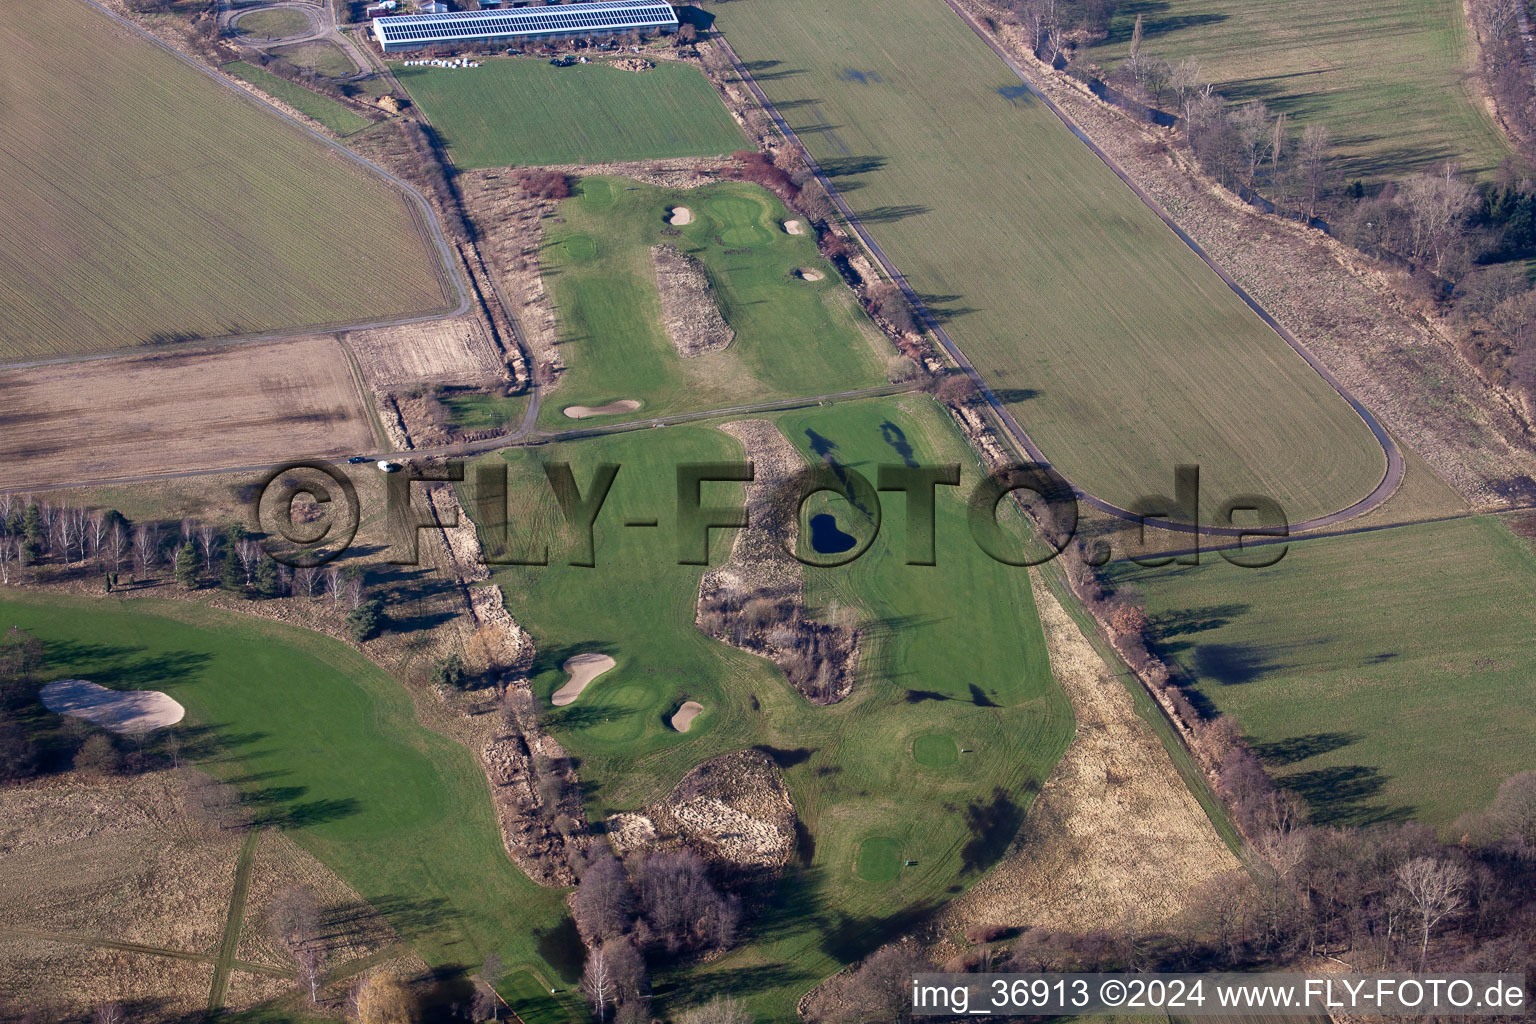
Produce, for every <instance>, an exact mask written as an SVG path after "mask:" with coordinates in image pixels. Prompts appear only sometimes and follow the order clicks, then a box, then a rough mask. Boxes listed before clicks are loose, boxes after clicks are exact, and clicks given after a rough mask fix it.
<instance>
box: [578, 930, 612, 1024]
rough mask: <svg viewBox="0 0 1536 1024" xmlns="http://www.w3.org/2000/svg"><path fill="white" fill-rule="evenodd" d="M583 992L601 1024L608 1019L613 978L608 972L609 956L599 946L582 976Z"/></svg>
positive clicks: (589, 957) (593, 952) (589, 958)
mask: <svg viewBox="0 0 1536 1024" xmlns="http://www.w3.org/2000/svg"><path fill="white" fill-rule="evenodd" d="M581 991H582V993H583V994H584V995H585V996H586V997H587V1002H589V1003H591V1004H592V1012H593V1014H595V1015H596V1016H597V1019H598V1021H599V1024H601V1022H603V1021H606V1020H607V1019H608V1005H609V1004H610V1003H611V1002H613V977H612V975H611V974H610V972H609V970H608V955H607V954H606V953H604V952H603V948H602V947H601V946H599V947H598V948H597V949H595V950H593V951H592V953H591V955H589V956H588V957H587V966H586V970H584V971H583V972H582V974H581Z"/></svg>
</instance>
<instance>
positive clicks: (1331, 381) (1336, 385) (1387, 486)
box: [710, 0, 1405, 537]
mask: <svg viewBox="0 0 1536 1024" xmlns="http://www.w3.org/2000/svg"><path fill="white" fill-rule="evenodd" d="M944 2H945V4H946V5H948V7H949V8H950V9H951V10H952V11H954V12H955V13H956V14H958V15H960V17H961V18H962V19H963V20H964V21H965V23H966V24H967V25H968V26H969V27H970V28H971V30H972V31H973V32H974V33H976V35H977V36H978V37H979V38H980V39H981V41H982V42H983V43H985V44H986V45H987V47H988V48H989V49H991V50H992V52H993V53H994V54H996V55H997V56H998V57H999V58H1000V59H1001V60H1002V61H1003V63H1004V64H1005V65H1006V66H1007V67H1008V69H1009V70H1011V71H1012V72H1013V73H1014V74H1015V75H1016V76H1017V77H1018V79H1019V82H1020V84H1021V85H1023V86H1024V88H1025V89H1027V90H1028V91H1029V94H1030V95H1031V96H1033V97H1035V98H1036V99H1039V100H1040V101H1041V102H1043V103H1044V104H1045V105H1046V107H1047V109H1049V110H1050V111H1051V112H1052V113H1053V114H1055V115H1056V117H1057V118H1058V119H1059V120H1060V121H1061V123H1062V124H1063V125H1065V126H1066V127H1067V129H1068V130H1069V131H1071V132H1072V134H1073V135H1075V136H1077V138H1078V140H1079V141H1080V142H1082V143H1083V144H1084V145H1086V146H1087V147H1088V149H1089V151H1090V152H1092V153H1093V154H1094V155H1095V156H1096V157H1098V158H1099V160H1100V161H1102V162H1103V163H1104V165H1105V166H1106V167H1108V168H1109V169H1110V170H1111V171H1112V172H1113V173H1114V174H1115V175H1116V176H1117V177H1118V178H1120V180H1121V181H1122V182H1124V183H1125V184H1126V185H1127V186H1129V187H1130V189H1131V190H1132V192H1134V193H1135V195H1136V196H1137V197H1138V198H1139V199H1140V200H1141V201H1142V202H1143V203H1144V204H1145V205H1146V206H1147V208H1148V209H1150V210H1151V211H1152V212H1153V214H1155V215H1156V216H1157V217H1158V218H1159V219H1160V220H1161V221H1162V222H1163V223H1164V224H1165V225H1166V226H1167V227H1168V228H1169V229H1171V230H1172V231H1173V232H1174V234H1175V235H1176V236H1177V237H1178V238H1179V240H1180V241H1181V242H1183V243H1184V244H1185V245H1186V246H1187V247H1189V249H1190V250H1191V251H1192V252H1194V253H1195V255H1197V256H1199V257H1200V259H1201V260H1203V261H1204V262H1205V264H1206V265H1207V266H1208V267H1210V268H1211V269H1212V270H1213V271H1215V272H1216V274H1217V276H1218V277H1220V278H1221V280H1222V282H1223V283H1225V284H1226V285H1227V287H1228V288H1230V289H1231V290H1232V291H1233V293H1234V294H1236V295H1237V297H1238V298H1239V299H1241V300H1242V301H1243V302H1244V304H1245V305H1247V306H1248V307H1249V309H1251V310H1252V311H1253V312H1254V313H1255V314H1257V315H1258V316H1259V318H1260V319H1261V320H1262V321H1263V322H1264V323H1265V324H1267V325H1268V326H1269V327H1270V328H1271V329H1272V330H1274V331H1275V333H1277V334H1278V335H1279V336H1280V338H1281V340H1283V341H1284V342H1285V343H1286V344H1287V345H1289V346H1290V348H1291V349H1292V350H1293V351H1294V352H1295V353H1296V354H1297V355H1299V356H1300V357H1301V358H1302V359H1303V360H1304V361H1305V362H1306V363H1307V365H1308V366H1310V367H1311V368H1312V369H1313V370H1314V371H1315V372H1316V373H1317V374H1318V376H1320V377H1322V379H1323V380H1324V382H1325V383H1327V384H1328V385H1329V386H1330V387H1331V388H1332V389H1333V390H1334V392H1335V393H1336V394H1338V396H1339V397H1340V398H1342V399H1343V400H1344V401H1345V402H1346V403H1348V404H1349V406H1350V408H1351V409H1353V410H1354V412H1355V415H1357V416H1358V417H1360V419H1361V421H1362V422H1363V423H1364V424H1365V426H1366V427H1367V429H1369V430H1370V432H1371V434H1372V436H1373V437H1375V438H1376V442H1377V444H1378V445H1380V447H1381V449H1382V453H1383V455H1384V456H1385V458H1386V469H1385V472H1384V473H1383V475H1382V478H1381V480H1380V481H1379V482H1378V483H1377V484H1376V486H1375V487H1374V488H1373V489H1372V490H1371V491H1370V493H1368V494H1367V495H1366V496H1365V497H1364V498H1361V499H1360V500H1359V501H1357V502H1355V503H1354V504H1353V505H1350V506H1349V507H1347V508H1344V509H1340V510H1338V511H1335V512H1329V513H1326V514H1324V515H1322V516H1316V517H1314V518H1312V519H1307V520H1303V521H1302V522H1298V523H1292V524H1291V529H1292V530H1297V531H1306V530H1310V529H1315V528H1318V527H1324V526H1330V525H1333V524H1335V523H1340V522H1343V521H1345V520H1348V519H1353V518H1355V517H1356V516H1359V515H1363V514H1364V513H1366V512H1369V511H1371V510H1372V509H1375V508H1377V507H1378V506H1380V505H1381V504H1382V503H1384V502H1385V501H1386V500H1387V499H1388V498H1389V497H1391V496H1392V494H1393V492H1395V491H1396V490H1397V487H1398V485H1399V484H1400V483H1401V482H1402V478H1403V473H1404V471H1405V463H1404V461H1403V456H1402V452H1401V451H1400V450H1399V449H1398V447H1397V444H1396V442H1395V441H1394V440H1393V439H1392V437H1391V435H1390V434H1389V433H1388V432H1387V430H1386V428H1385V427H1383V426H1382V425H1381V424H1380V423H1379V422H1378V421H1377V420H1376V417H1375V416H1374V415H1372V414H1371V412H1370V410H1368V409H1367V408H1366V407H1365V406H1364V405H1363V404H1362V403H1361V402H1360V401H1359V400H1358V399H1356V398H1355V397H1354V396H1353V395H1351V394H1350V393H1349V392H1348V391H1347V390H1346V389H1345V387H1344V385H1343V384H1342V383H1341V382H1340V381H1339V380H1338V378H1336V377H1334V376H1333V374H1332V373H1330V372H1329V371H1328V370H1327V368H1326V367H1324V366H1323V365H1322V363H1321V362H1319V361H1318V360H1317V358H1316V357H1315V356H1313V355H1312V353H1311V352H1309V351H1308V350H1307V349H1306V348H1305V346H1303V345H1302V344H1301V342H1300V341H1298V340H1297V339H1296V338H1295V336H1294V335H1292V334H1291V333H1290V332H1289V331H1288V330H1286V329H1285V328H1284V327H1283V326H1282V325H1281V324H1280V323H1279V321H1277V320H1275V318H1274V317H1273V316H1271V315H1270V314H1269V313H1268V311H1266V310H1265V309H1264V307H1263V306H1261V305H1260V304H1259V303H1258V301H1257V300H1256V299H1254V298H1253V297H1252V296H1251V295H1249V294H1248V293H1247V291H1245V290H1244V289H1243V287H1242V286H1241V285H1239V284H1238V283H1237V281H1236V280H1235V279H1234V278H1233V277H1232V276H1231V275H1230V274H1228V273H1227V272H1226V271H1224V270H1223V269H1222V268H1221V267H1219V266H1217V265H1216V263H1215V261H1214V260H1212V259H1211V257H1210V255H1209V254H1208V253H1206V251H1205V250H1204V249H1202V248H1201V247H1200V245H1199V244H1198V243H1197V242H1195V240H1194V239H1193V238H1191V237H1190V236H1189V235H1188V234H1187V233H1186V232H1185V231H1184V230H1183V229H1182V228H1180V227H1179V226H1178V225H1177V224H1176V223H1175V222H1174V221H1173V219H1172V217H1170V216H1169V215H1168V213H1167V212H1166V211H1165V210H1163V209H1162V207H1161V206H1159V205H1158V204H1157V202H1156V201H1155V200H1154V199H1153V198H1152V197H1151V196H1150V195H1148V194H1147V193H1146V192H1145V191H1144V190H1143V189H1141V187H1140V186H1138V185H1137V184H1136V183H1135V182H1134V181H1132V180H1131V178H1130V177H1129V176H1128V175H1127V174H1126V173H1125V172H1124V171H1123V170H1122V169H1121V168H1120V167H1119V166H1118V165H1117V164H1116V163H1115V162H1114V160H1113V159H1112V158H1111V157H1110V156H1109V155H1108V154H1106V153H1105V152H1104V151H1103V150H1102V149H1100V148H1099V147H1098V145H1096V144H1095V143H1094V142H1093V140H1092V139H1090V138H1089V137H1088V135H1087V133H1086V132H1084V131H1083V130H1082V129H1081V128H1080V127H1078V126H1077V124H1076V123H1075V122H1073V121H1072V119H1071V118H1070V117H1068V116H1067V114H1066V113H1065V112H1064V111H1063V110H1062V109H1061V108H1060V107H1058V106H1057V105H1056V104H1055V102H1053V101H1052V100H1051V99H1050V97H1048V96H1046V95H1045V94H1044V93H1042V92H1040V90H1039V89H1038V88H1036V87H1035V85H1034V83H1033V82H1031V81H1030V80H1029V78H1028V77H1027V76H1026V75H1025V73H1024V70H1023V69H1022V68H1021V67H1019V65H1017V64H1016V63H1014V61H1013V60H1012V59H1011V58H1010V57H1009V56H1008V54H1007V53H1006V52H1004V51H1003V50H1002V49H1001V48H1000V47H999V46H998V45H997V44H996V43H995V42H994V41H993V40H992V39H990V38H988V36H987V35H986V34H985V32H983V30H982V29H981V28H980V26H978V25H977V24H976V23H975V22H974V21H973V20H972V19H971V17H970V15H969V14H967V13H966V12H965V11H964V10H963V9H962V8H960V7H959V6H957V4H956V2H955V0H944ZM710 31H711V33H712V34H713V36H714V39H715V41H716V42H717V43H718V44H719V45H720V47H721V49H722V50H724V52H725V55H726V57H727V58H728V59H729V60H730V62H731V66H732V68H733V70H734V71H735V72H736V75H737V77H738V78H740V80H741V82H742V84H744V85H746V86H747V88H748V89H749V90H750V91H751V93H752V95H753V97H754V98H756V100H757V101H758V103H759V104H761V105H762V108H763V110H764V112H765V113H767V114H768V116H769V118H770V119H771V120H772V121H773V123H774V126H775V127H776V128H778V130H779V131H780V133H782V134H783V136H784V138H785V139H786V140H787V141H788V142H789V143H790V144H791V145H793V146H794V147H795V148H796V149H797V150H799V152H800V155H801V157H802V158H803V159H804V160H805V163H806V166H807V168H809V169H810V171H811V173H812V174H813V175H814V176H815V177H816V180H817V181H818V182H819V183H820V184H821V186H822V188H824V189H825V190H826V192H827V196H828V198H830V199H831V200H832V204H833V206H834V207H836V209H837V211H838V212H839V213H840V214H841V215H842V216H843V217H844V219H845V220H846V221H847V222H848V225H849V226H850V227H851V228H852V229H853V231H854V233H855V234H856V235H857V237H858V239H859V241H860V242H861V243H863V245H864V247H865V248H866V249H867V250H868V251H869V253H870V255H871V256H873V257H874V258H875V260H876V262H878V263H879V264H880V266H881V268H882V269H883V270H884V271H885V272H886V273H887V274H888V275H889V276H890V278H891V280H892V281H893V282H894V283H895V284H896V286H897V287H898V288H900V289H901V292H902V295H903V296H904V297H905V298H906V300H907V302H908V303H910V304H911V306H912V308H913V309H914V310H915V311H916V312H917V314H918V316H919V317H920V318H921V319H922V321H923V324H924V326H925V327H926V328H927V329H928V330H929V331H930V332H931V333H932V334H933V336H934V337H935V338H937V339H938V341H939V343H940V345H942V346H943V348H944V350H945V352H947V353H948V354H949V356H950V358H951V359H952V360H954V362H955V364H956V365H957V366H958V367H959V368H960V370H961V372H963V373H964V374H965V375H966V376H967V377H968V378H969V379H970V381H971V383H972V384H973V385H974V386H975V388H976V390H977V393H978V394H980V395H981V397H982V399H983V400H984V401H985V402H986V404H987V406H988V407H989V408H990V409H991V410H992V412H993V414H994V415H995V416H996V417H997V419H998V421H999V422H1000V423H1002V425H1003V427H1004V428H1005V430H1006V431H1007V432H1008V433H1009V434H1011V435H1013V438H1014V439H1015V441H1016V442H1017V443H1018V444H1019V445H1020V446H1021V447H1022V448H1023V449H1024V451H1025V453H1026V454H1027V455H1028V456H1029V458H1030V459H1031V460H1033V461H1035V462H1040V463H1045V464H1047V465H1049V463H1050V460H1049V459H1047V458H1046V456H1045V453H1044V452H1043V451H1041V450H1040V448H1039V447H1038V446H1037V445H1036V444H1035V442H1034V440H1033V439H1032V438H1031V437H1030V436H1029V432H1028V431H1026V430H1025V429H1024V427H1023V425H1022V424H1020V423H1019V421H1018V420H1017V419H1015V418H1014V416H1013V414H1012V413H1010V412H1009V411H1008V410H1007V408H1006V407H1005V406H1004V405H1003V403H1002V402H1001V401H1000V400H999V399H998V397H997V395H996V393H995V392H993V390H992V389H991V387H990V386H988V384H987V382H986V380H985V379H984V378H983V377H982V375H981V373H980V372H979V371H978V370H977V369H976V367H975V365H974V364H972V363H971V361H970V360H969V359H968V358H967V357H966V355H965V353H964V352H963V351H962V350H961V348H960V346H959V345H957V344H956V343H955V341H954V339H953V338H951V337H950V336H949V332H948V331H946V330H945V329H944V327H943V325H942V324H940V323H939V321H938V319H937V318H936V317H934V315H933V312H932V311H931V310H929V308H928V306H927V304H926V303H924V302H923V300H922V298H921V297H920V296H919V295H918V294H917V292H916V290H915V289H913V287H912V286H911V284H909V283H908V281H907V279H906V277H905V276H904V275H903V274H902V273H901V271H900V270H899V269H897V267H896V265H895V263H894V262H893V261H892V260H891V258H890V257H889V256H887V255H886V254H885V251H884V250H883V249H881V248H880V244H879V243H878V242H876V241H875V239H874V237H873V236H872V235H871V234H870V233H869V230H868V229H867V228H866V227H865V226H864V223H863V222H862V221H861V220H860V219H859V217H858V215H857V214H855V213H854V212H853V208H852V207H850V206H849V205H848V203H847V200H845V199H844V198H843V195H842V193H841V192H839V191H838V189H837V186H835V185H834V184H833V183H832V179H831V178H830V177H829V176H828V175H827V173H826V171H825V170H823V169H822V167H821V164H820V163H818V162H817V160H816V158H815V157H814V156H812V155H811V152H810V150H809V149H808V148H807V147H806V145H805V142H804V141H803V140H802V139H801V138H800V136H799V135H798V134H796V133H795V130H794V129H793V128H791V127H790V126H789V122H788V121H786V120H785V119H784V116H783V115H782V114H781V113H780V112H779V110H778V108H777V107H775V106H774V104H773V101H772V100H770V99H769V98H768V95H767V94H766V93H765V92H763V90H762V87H761V86H759V85H758V83H757V80H756V79H754V78H753V77H752V73H751V72H750V71H748V70H747V67H746V65H745V64H744V63H743V62H742V60H741V58H740V57H739V56H737V54H736V51H735V50H734V49H733V48H732V47H731V44H730V42H729V41H727V40H726V38H725V35H724V33H723V32H721V31H720V29H718V28H713V29H711V30H710ZM1069 483H1070V481H1069ZM1072 490H1073V493H1074V494H1075V495H1076V496H1077V498H1078V500H1080V501H1083V502H1086V503H1087V504H1089V505H1090V506H1092V507H1094V508H1096V509H1098V510H1099V511H1101V512H1104V513H1106V514H1108V515H1111V516H1114V517H1115V518H1117V519H1122V520H1125V521H1127V522H1135V523H1144V524H1145V525H1146V526H1149V527H1152V528H1154V529H1159V530H1166V531H1168V532H1172V533H1184V534H1189V533H1198V535H1200V536H1231V537H1242V536H1244V535H1246V534H1247V533H1249V532H1250V531H1245V530H1243V529H1242V528H1239V527H1220V526H1200V525H1198V524H1196V525H1195V526H1190V525H1188V524H1184V523H1175V522H1171V521H1169V520H1166V519H1156V518H1153V519H1150V520H1146V519H1144V518H1143V517H1141V516H1138V515H1136V514H1135V513H1133V512H1131V511H1130V510H1128V509H1124V508H1121V507H1120V506H1118V505H1115V504H1113V503H1112V502H1109V501H1106V500H1104V499H1103V498H1100V497H1098V496H1097V495H1093V494H1089V493H1088V492H1086V491H1084V490H1082V489H1081V488H1079V487H1077V486H1076V485H1072Z"/></svg>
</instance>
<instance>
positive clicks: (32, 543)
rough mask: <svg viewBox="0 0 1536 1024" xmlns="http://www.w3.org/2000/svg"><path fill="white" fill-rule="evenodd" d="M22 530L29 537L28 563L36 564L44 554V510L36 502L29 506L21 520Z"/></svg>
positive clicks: (27, 544)
mask: <svg viewBox="0 0 1536 1024" xmlns="http://www.w3.org/2000/svg"><path fill="white" fill-rule="evenodd" d="M21 528H22V530H23V531H24V532H25V533H26V535H27V543H26V556H27V561H28V562H36V561H37V560H38V559H39V558H41V557H42V554H43V510H42V509H40V508H38V507H37V503H36V502H33V503H32V504H30V505H28V506H27V511H26V513H25V514H24V515H23V516H22V519H21Z"/></svg>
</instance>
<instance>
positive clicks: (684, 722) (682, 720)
mask: <svg viewBox="0 0 1536 1024" xmlns="http://www.w3.org/2000/svg"><path fill="white" fill-rule="evenodd" d="M703 710H704V705H703V704H700V703H699V702H698V701H696V700H685V701H683V706H682V707H680V708H678V709H677V714H675V715H673V716H672V728H674V729H676V730H677V731H678V732H687V731H688V727H689V726H690V725H692V724H693V720H694V719H695V718H698V717H699V712H701V711H703Z"/></svg>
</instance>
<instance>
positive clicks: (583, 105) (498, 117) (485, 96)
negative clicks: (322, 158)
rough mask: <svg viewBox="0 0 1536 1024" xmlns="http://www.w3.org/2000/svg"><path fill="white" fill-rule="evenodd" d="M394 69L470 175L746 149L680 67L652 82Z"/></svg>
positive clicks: (527, 67) (607, 71)
mask: <svg viewBox="0 0 1536 1024" xmlns="http://www.w3.org/2000/svg"><path fill="white" fill-rule="evenodd" d="M393 66H394V69H395V77H396V78H398V79H399V81H400V84H401V85H403V86H404V87H405V89H406V91H407V92H409V93H410V94H411V99H413V100H415V101H416V103H417V104H418V105H419V106H420V107H421V109H422V110H423V111H424V112H425V113H426V115H427V116H428V117H429V118H431V120H432V124H433V126H434V127H436V128H437V130H438V132H439V133H440V134H441V135H442V138H443V141H444V143H445V144H446V145H447V147H448V157H449V159H451V160H452V161H453V163H454V165H455V166H456V167H459V168H462V169H469V168H474V167H507V166H519V167H527V166H535V167H543V166H548V165H554V164H562V165H563V164H598V163H609V162H617V161H624V160H657V159H664V158H666V157H679V156H721V155H724V154H726V153H729V152H731V151H733V150H737V149H740V148H741V147H742V145H743V144H744V142H745V138H744V136H743V135H742V133H741V129H740V128H738V127H737V126H736V123H735V122H734V121H732V120H731V116H730V114H729V113H728V112H727V111H726V109H725V104H723V103H722V102H720V97H719V96H718V95H717V94H716V93H715V91H714V89H713V88H711V87H710V84H709V82H707V81H706V80H705V78H704V75H703V74H702V73H700V71H699V69H698V68H695V67H691V66H689V65H687V64H681V63H678V62H676V61H663V62H662V63H661V64H659V65H657V66H656V67H655V68H654V69H652V70H650V71H647V72H646V73H645V74H643V75H637V74H634V73H633V72H628V71H622V70H620V69H619V68H617V67H614V66H613V65H612V64H610V63H609V62H607V61H594V62H592V63H591V64H580V65H577V66H575V67H567V68H557V67H551V66H550V65H549V64H548V63H547V62H546V61H542V60H536V59H519V58H506V57H491V58H487V59H486V60H485V61H484V62H483V63H482V65H481V66H480V67H478V68H476V69H475V70H474V72H473V73H463V74H453V73H442V72H438V71H435V70H434V69H432V68H408V67H404V66H403V65H400V64H395V65H393Z"/></svg>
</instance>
